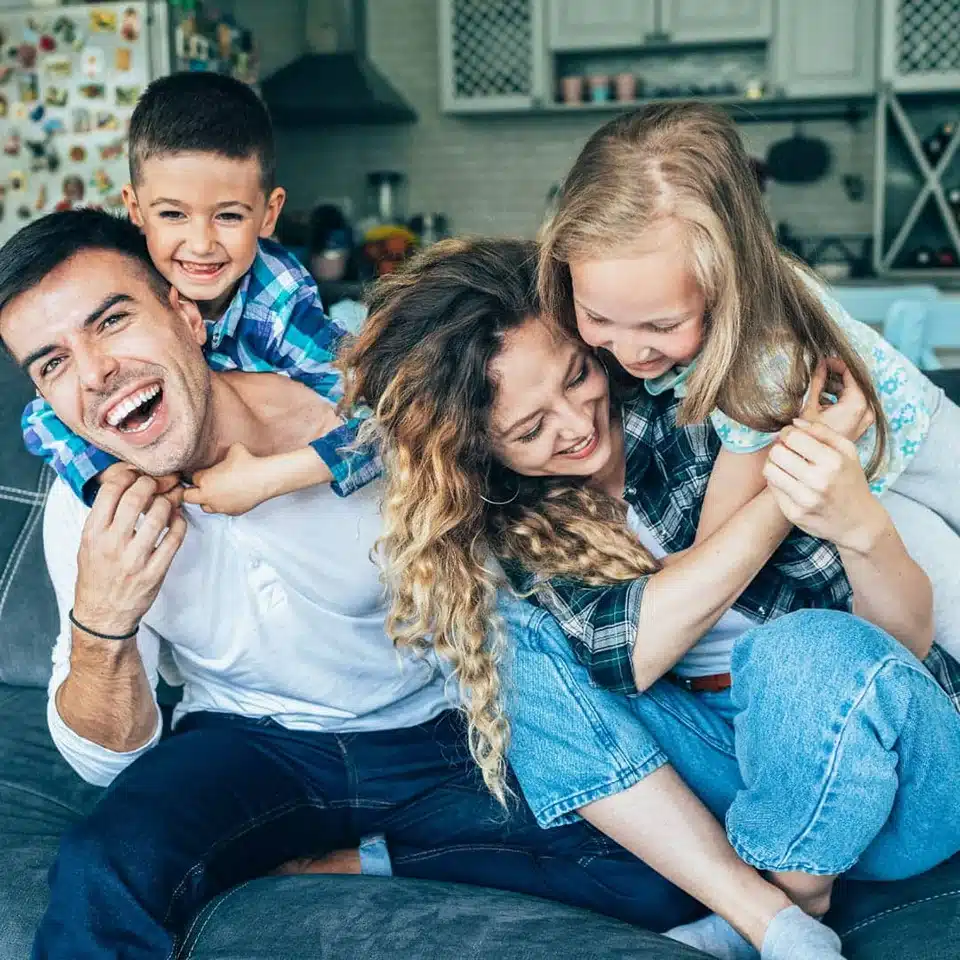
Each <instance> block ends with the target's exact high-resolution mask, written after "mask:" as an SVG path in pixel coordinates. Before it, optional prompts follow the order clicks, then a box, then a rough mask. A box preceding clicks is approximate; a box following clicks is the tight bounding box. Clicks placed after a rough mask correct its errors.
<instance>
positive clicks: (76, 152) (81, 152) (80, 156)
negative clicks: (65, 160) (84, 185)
mask: <svg viewBox="0 0 960 960" xmlns="http://www.w3.org/2000/svg"><path fill="white" fill-rule="evenodd" d="M67 156H68V157H70V159H71V161H72V162H73V163H83V161H84V160H86V159H87V148H86V147H83V146H81V145H80V144H79V143H77V144H74V145H73V146H72V147H71V148H70V152H69V153H68V154H67ZM64 183H66V181H64Z"/></svg>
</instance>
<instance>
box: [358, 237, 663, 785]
mask: <svg viewBox="0 0 960 960" xmlns="http://www.w3.org/2000/svg"><path fill="white" fill-rule="evenodd" d="M537 253H538V251H537V247H536V245H535V244H534V243H532V242H527V241H520V240H483V239H477V240H449V241H444V242H442V243H439V244H436V245H434V246H433V247H430V248H429V249H428V250H427V251H425V252H423V253H421V254H420V255H419V256H417V257H416V258H414V259H413V260H412V261H411V262H410V263H409V264H407V265H406V266H405V267H404V268H403V269H402V270H400V271H399V272H397V273H395V274H393V275H391V276H389V277H386V278H384V279H382V280H381V281H379V283H378V284H377V286H376V288H375V289H374V292H373V294H372V299H371V302H370V315H369V319H368V320H367V323H366V325H365V327H364V329H363V331H362V333H361V334H360V336H359V337H358V338H357V339H356V340H355V341H353V342H352V343H351V344H350V345H349V346H348V347H347V349H346V350H345V351H344V352H343V354H342V356H341V358H340V365H341V367H342V369H343V371H344V373H345V375H346V380H347V395H346V398H345V399H346V402H347V403H348V404H359V403H366V404H368V405H369V406H370V407H372V408H373V411H374V417H373V419H372V420H371V421H370V425H369V427H368V429H367V437H368V438H372V437H374V436H375V438H376V442H377V443H379V444H380V447H381V452H382V455H383V460H384V466H385V468H386V491H385V494H384V499H383V507H382V512H383V523H384V532H383V536H382V538H381V539H380V541H379V542H378V545H377V548H378V551H379V556H380V560H381V564H382V567H383V571H384V580H385V583H386V585H387V587H388V588H389V590H390V592H391V595H392V608H391V611H390V615H389V617H388V620H387V630H388V632H389V634H390V635H391V637H392V638H393V640H394V642H395V643H397V644H398V645H407V646H415V647H420V648H423V647H425V646H427V645H432V646H433V647H434V649H436V651H437V652H438V653H439V654H440V655H441V656H444V657H446V658H447V659H448V660H449V661H450V662H451V663H452V664H453V665H454V668H455V671H456V675H457V678H458V681H459V683H460V687H461V691H462V694H463V703H464V709H465V711H466V714H467V718H468V721H469V740H470V750H471V752H472V754H473V757H474V759H475V760H476V762H477V764H478V765H479V767H480V770H481V772H482V774H483V777H484V780H485V782H486V783H487V785H488V787H489V788H490V790H491V791H492V792H493V793H494V794H495V795H496V796H497V797H498V798H499V799H500V800H501V802H505V800H506V796H507V793H508V790H509V788H508V786H507V783H506V777H505V775H506V759H505V757H506V750H507V744H508V739H509V729H508V724H507V720H506V717H505V714H504V706H503V697H502V689H501V683H500V672H499V667H500V662H501V658H502V655H503V651H504V645H505V642H506V638H505V633H504V629H503V624H502V623H501V622H500V620H499V618H498V617H497V616H496V596H497V591H498V589H500V588H501V587H502V586H503V585H504V583H503V578H502V575H501V574H500V571H499V569H498V567H497V565H496V564H495V563H492V562H491V560H492V558H493V557H496V558H497V559H499V560H501V561H504V562H508V563H516V564H518V565H520V566H522V567H523V568H524V569H525V570H526V571H528V572H530V573H533V574H535V575H536V576H537V578H538V579H539V580H547V579H550V578H553V577H568V578H571V579H577V580H580V581H583V582H586V583H592V584H597V585H599V584H605V583H610V582H615V581H619V580H628V579H634V578H636V577H638V576H642V575H644V574H647V573H650V572H651V571H652V570H653V569H655V564H654V561H653V560H652V559H651V558H650V556H649V554H648V553H647V552H646V551H645V550H644V548H643V547H642V546H641V545H640V544H639V543H638V541H637V540H636V538H635V537H634V536H632V535H631V534H630V533H629V532H628V530H627V528H626V526H625V514H626V507H625V506H624V505H623V504H622V503H621V502H619V501H617V500H614V499H613V498H611V497H609V496H607V495H605V494H603V493H600V492H599V491H596V490H592V489H591V488H589V487H587V486H585V485H584V484H583V483H582V482H580V483H577V482H573V481H570V482H560V483H558V482H556V481H553V482H548V481H545V480H543V479H540V478H529V477H520V476H518V475H517V474H514V473H512V472H510V471H508V470H507V469H506V468H504V467H503V466H501V465H499V464H498V463H497V462H496V461H495V460H494V457H493V455H492V452H491V441H490V434H489V420H490V414H491V409H492V406H493V401H494V397H495V391H496V384H495V383H494V382H493V381H492V380H491V378H490V374H489V367H490V361H491V360H493V358H494V357H496V356H497V354H498V353H499V352H500V350H501V348H502V344H503V338H504V335H505V334H506V333H507V332H508V331H509V330H512V329H515V328H517V327H519V326H521V325H522V324H524V323H526V322H528V321H530V320H531V319H535V318H539V316H540V303H539V300H538V297H537V293H536V263H537ZM557 334H558V336H564V335H565V334H563V333H562V332H561V331H560V330H559V328H557ZM514 490H516V491H517V495H516V497H515V498H513V499H510V496H511V494H512V493H513V491H514ZM484 497H486V498H487V499H488V500H495V501H499V500H508V499H510V502H509V503H499V504H497V503H493V504H491V503H488V502H486V501H485V500H484V499H483V498H484Z"/></svg>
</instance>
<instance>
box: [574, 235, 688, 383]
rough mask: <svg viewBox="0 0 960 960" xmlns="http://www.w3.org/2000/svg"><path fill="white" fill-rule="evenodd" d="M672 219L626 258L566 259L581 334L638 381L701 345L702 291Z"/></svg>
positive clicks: (685, 357)
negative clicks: (568, 260) (574, 260)
mask: <svg viewBox="0 0 960 960" xmlns="http://www.w3.org/2000/svg"><path fill="white" fill-rule="evenodd" d="M687 262H688V256H687V253H686V249H685V247H684V243H683V233H682V230H681V227H680V225H679V224H678V223H677V222H676V221H675V220H664V221H663V222H662V223H659V224H657V225H655V226H653V227H651V228H650V229H649V230H647V231H645V233H644V235H643V239H642V243H641V245H640V246H639V247H637V248H636V249H633V250H631V253H630V256H625V257H622V258H616V259H608V260H586V261H576V262H573V263H571V264H570V278H571V280H572V282H573V298H574V304H575V309H576V314H577V329H578V330H579V332H580V336H581V337H583V339H584V340H585V341H586V342H587V343H589V344H590V345H591V346H593V347H603V348H604V349H606V350H609V351H610V353H612V354H613V355H614V356H615V357H616V358H617V360H618V361H619V362H620V365H621V366H622V367H623V368H624V369H625V370H626V371H627V372H628V373H630V374H631V375H632V376H634V377H637V378H638V379H641V380H649V379H652V378H654V377H659V376H661V375H663V374H664V373H666V372H667V371H668V370H670V369H671V368H672V367H675V366H685V365H687V364H689V363H690V362H691V361H692V360H693V359H694V358H695V357H696V356H697V354H698V353H699V352H700V347H701V344H702V342H703V312H704V298H703V293H702V291H701V290H700V287H699V285H698V284H697V281H696V278H695V277H694V276H693V274H692V272H691V271H690V269H689V268H688V266H687Z"/></svg>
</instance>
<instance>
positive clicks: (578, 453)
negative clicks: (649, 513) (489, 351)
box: [490, 319, 613, 477]
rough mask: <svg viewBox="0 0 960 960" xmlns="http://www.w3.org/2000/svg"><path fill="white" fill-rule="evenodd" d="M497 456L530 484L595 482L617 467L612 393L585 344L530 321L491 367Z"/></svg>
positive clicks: (492, 431) (509, 337) (492, 430)
mask: <svg viewBox="0 0 960 960" xmlns="http://www.w3.org/2000/svg"><path fill="white" fill-rule="evenodd" d="M490 377H491V379H492V380H493V383H494V389H495V394H496V396H495V399H494V404H493V411H492V416H491V418H490V434H491V438H492V442H493V448H494V453H495V454H496V456H497V458H498V459H499V460H500V462H501V463H503V464H504V465H505V466H507V467H509V468H510V469H511V470H513V471H514V472H516V473H519V474H522V475H523V476H528V477H553V476H563V477H570V476H578V477H579V476H592V475H593V474H595V473H597V472H598V471H600V470H601V469H602V468H603V467H604V466H605V465H606V464H607V462H608V461H609V460H610V457H611V455H612V452H613V446H612V443H611V438H610V394H609V387H608V384H607V376H606V372H605V371H604V369H603V367H602V366H601V365H600V363H599V362H598V361H597V359H596V358H595V357H594V356H593V354H592V353H591V352H590V351H589V350H587V349H586V348H585V347H584V346H583V344H581V343H578V342H576V341H574V340H572V339H570V338H569V337H564V336H563V335H562V334H561V333H560V332H559V331H558V330H557V329H556V328H554V327H551V326H550V325H549V324H547V323H545V322H543V321H541V320H538V319H530V320H528V321H527V322H526V323H525V324H523V326H521V327H517V328H516V329H514V330H511V331H510V332H509V333H508V334H507V335H506V337H505V338H504V343H503V349H502V350H501V351H500V353H499V355H498V356H497V357H496V358H495V359H494V360H493V362H492V363H491V365H490Z"/></svg>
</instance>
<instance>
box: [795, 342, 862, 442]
mask: <svg viewBox="0 0 960 960" xmlns="http://www.w3.org/2000/svg"><path fill="white" fill-rule="evenodd" d="M825 393H830V394H832V395H833V396H835V397H837V402H836V403H832V402H831V401H829V400H824V399H823V395H824V394H825ZM800 416H801V418H802V419H803V420H807V421H809V422H810V423H825V424H826V425H827V426H828V427H831V428H832V429H833V430H835V431H836V432H837V433H839V434H840V436H842V437H846V438H847V439H848V440H859V439H860V437H862V436H863V435H864V433H866V432H867V430H868V429H869V428H870V427H871V426H872V425H873V423H874V421H875V419H876V418H875V417H874V415H873V411H872V410H871V409H870V407H869V406H867V398H866V396H864V393H863V391H862V390H861V389H860V386H859V385H858V384H857V381H856V380H854V378H853V376H852V374H851V373H850V371H849V370H848V369H847V366H846V364H845V363H844V362H843V361H842V360H840V359H838V358H836V357H830V358H829V359H827V360H821V361H820V363H819V364H818V365H817V369H816V370H815V371H814V374H813V379H812V380H811V381H810V389H809V390H808V391H807V402H806V404H805V405H804V408H803V411H802V412H801V414H800Z"/></svg>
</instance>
